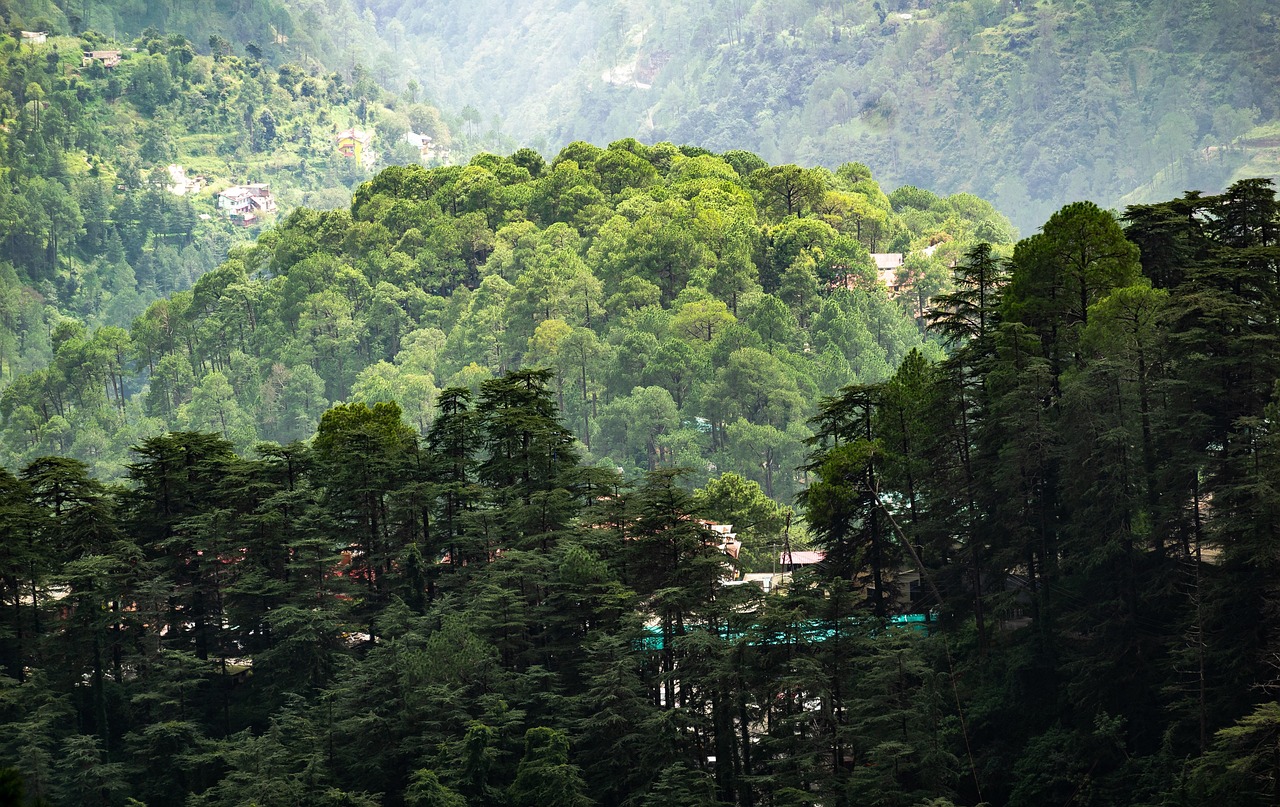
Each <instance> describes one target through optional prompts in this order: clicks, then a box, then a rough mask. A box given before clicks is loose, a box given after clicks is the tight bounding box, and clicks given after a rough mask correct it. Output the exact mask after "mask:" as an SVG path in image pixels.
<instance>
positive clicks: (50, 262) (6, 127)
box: [0, 3, 451, 386]
mask: <svg viewBox="0 0 1280 807" xmlns="http://www.w3.org/2000/svg"><path fill="white" fill-rule="evenodd" d="M194 5H195V4H176V5H175V7H174V9H172V11H173V13H172V14H165V13H162V12H163V8H162V6H161V4H146V5H145V6H143V5H142V4H137V5H135V6H130V5H128V4H123V3H90V4H84V6H83V8H82V7H81V6H80V5H79V4H77V5H76V10H77V11H85V10H87V13H88V14H89V15H90V19H92V20H93V21H95V22H102V23H105V24H106V27H107V30H111V31H125V30H129V29H128V28H125V27H122V26H125V24H126V23H129V24H141V23H143V22H149V23H150V22H154V23H159V24H164V23H165V22H168V23H170V24H172V25H174V26H177V27H179V28H183V29H185V30H190V31H192V32H195V33H197V34H203V32H205V31H216V32H217V33H213V34H210V35H209V36H208V37H207V38H205V39H201V40H197V41H193V40H189V39H187V38H186V37H184V35H183V34H181V33H177V32H170V33H165V32H162V30H161V29H158V28H155V27H148V28H145V29H141V31H140V33H139V34H138V35H137V36H136V37H134V36H129V37H128V38H123V39H122V40H115V39H112V38H110V37H108V36H107V35H104V34H101V33H98V32H96V31H94V30H83V31H82V33H80V34H79V35H77V36H73V35H70V33H69V28H68V27H67V26H69V25H72V24H74V25H75V27H76V28H77V29H81V28H82V25H83V20H82V19H81V18H78V17H75V16H74V15H72V18H71V20H70V21H69V22H68V20H67V18H66V17H65V16H63V15H62V14H61V12H59V11H58V9H57V8H56V7H54V6H47V7H42V6H41V4H39V3H19V4H17V7H10V6H9V5H5V4H0V21H2V22H3V24H4V28H5V31H6V33H7V34H8V33H11V34H12V36H9V35H6V36H5V37H4V38H3V39H0V386H5V385H7V384H8V383H9V382H11V381H12V379H13V378H14V377H15V376H16V375H17V374H19V373H22V372H26V371H29V370H33V369H37V368H39V367H41V366H43V365H44V364H45V363H47V362H48V361H49V360H50V359H51V358H52V355H53V353H52V351H53V345H52V344H51V343H50V342H49V334H50V333H51V331H52V330H53V328H54V326H55V325H56V323H57V322H58V321H59V319H60V318H63V317H71V318H74V319H77V320H80V321H82V322H85V323H86V324H89V325H91V326H99V325H112V326H119V327H126V328H127V327H128V325H129V324H130V323H131V322H132V320H133V319H134V317H136V316H137V315H139V314H141V313H142V312H143V311H144V310H145V309H146V306H147V305H148V304H149V303H151V302H152V301H154V300H155V299H157V298H159V297H162V296H164V295H167V294H170V293H172V292H174V291H178V290H182V289H187V288H190V286H191V284H192V283H194V282H195V280H196V278H198V277H200V276H201V275H203V274H204V273H205V272H207V271H209V270H210V269H213V268H215V267H216V266H217V265H218V264H220V263H221V262H222V261H223V260H224V259H225V258H226V256H227V254H228V251H229V250H230V248H231V247H232V246H233V245H234V244H237V243H243V242H245V241H248V240H251V239H252V238H253V237H254V236H256V234H257V232H259V231H260V230H261V224H262V223H264V222H265V223H268V224H269V223H271V220H272V218H273V217H272V216H270V215H264V216H262V217H261V218H260V219H259V222H258V223H257V224H255V226H253V227H251V228H242V227H239V226H234V225H233V224H232V223H231V222H230V221H229V220H228V218H227V216H226V215H224V214H223V213H222V212H221V211H219V210H218V209H217V207H216V204H215V194H216V192H218V191H220V190H222V189H224V188H226V187H228V186H231V185H236V184H243V183H248V182H265V183H268V184H269V186H270V189H271V192H272V194H273V196H274V199H275V202H276V204H277V205H278V206H279V209H280V210H281V212H282V213H286V212H287V211H289V210H291V209H293V208H294V207H297V206H299V205H301V204H304V203H305V204H308V205H311V206H314V207H334V206H342V207H345V206H346V205H347V204H348V203H349V201H350V196H351V191H352V189H353V188H354V187H355V186H356V185H358V184H359V183H360V182H362V181H364V180H366V179H368V178H369V177H370V176H371V175H372V173H371V171H370V170H368V169H367V168H366V166H364V165H362V164H359V163H358V162H357V161H355V160H353V159H350V158H346V157H343V156H342V155H340V154H339V153H338V152H337V151H336V149H335V141H334V135H335V134H336V133H337V132H338V131H339V130H340V129H343V128H346V127H348V126H351V125H356V126H360V127H363V128H365V129H367V131H369V132H370V133H371V134H373V137H374V141H373V144H372V149H371V152H373V153H375V154H377V155H378V156H379V159H380V160H381V161H387V160H393V161H401V162H403V161H409V160H417V159H419V158H420V156H421V155H420V154H419V152H418V150H417V149H416V148H414V147H412V146H410V145H409V144H408V143H406V142H403V136H404V134H405V132H407V131H409V130H410V128H413V129H414V130H416V131H418V132H420V133H423V134H428V135H431V136H433V137H434V138H435V144H436V146H437V149H436V151H435V154H436V155H442V154H447V149H448V147H449V146H450V145H451V138H450V133H449V127H448V125H447V124H446V123H445V122H444V121H442V120H441V117H440V114H439V112H438V111H437V110H436V109H435V107H433V106H430V105H428V104H426V103H424V102H423V100H422V98H421V92H420V88H416V89H417V96H416V97H410V96H409V95H398V94H391V93H389V92H388V91H386V90H384V89H382V88H381V87H380V86H379V85H378V84H377V83H375V81H374V78H373V74H372V72H371V71H370V70H367V69H365V68H362V67H360V66H359V65H358V64H357V65H356V66H355V67H349V69H346V70H344V72H343V73H341V74H340V73H338V72H334V71H332V70H329V69H327V68H325V66H324V64H323V63H321V62H319V61H317V60H316V59H314V58H312V57H310V56H308V54H307V52H306V51H305V50H303V44H302V42H301V41H300V40H298V39H296V38H295V39H291V40H288V42H275V43H274V44H263V45H262V46H259V45H257V44H255V40H252V39H251V40H249V41H247V42H246V41H245V40H243V39H241V40H239V41H238V43H237V44H236V45H235V46H233V45H232V44H231V42H230V41H229V40H228V39H227V38H226V37H225V36H223V34H224V33H227V34H230V33H235V32H237V31H239V32H241V33H242V35H256V36H257V39H256V41H259V42H266V41H267V40H264V39H262V38H261V35H262V34H264V33H265V32H267V31H270V30H274V26H275V25H276V24H277V22H278V24H279V25H284V24H285V23H284V22H279V21H278V20H277V16H276V13H275V11H272V10H271V9H270V8H267V7H265V6H258V5H254V4H244V5H245V8H244V9H242V10H241V11H239V12H236V13H235V14H234V15H231V14H224V12H223V11H221V10H217V9H214V8H207V9H203V10H201V9H197V8H195V7H194ZM142 8H145V9H147V13H146V14H143V13H142V11H140V10H139V9H142ZM219 8H220V7H219ZM126 9H133V10H134V11H135V12H137V13H136V14H132V15H131V14H129V13H126ZM255 9H256V11H255ZM46 11H47V12H48V13H44V12H46ZM179 11H181V13H179ZM197 12H199V13H197ZM246 14H250V16H248V17H246ZM253 14H258V16H253ZM272 20H277V22H272ZM319 24H320V23H319V22H317V25H319ZM24 30H36V31H45V30H48V31H49V36H48V39H47V41H45V42H39V43H37V42H34V41H28V40H27V39H24V38H23V37H22V36H21V31H24ZM134 30H138V29H134ZM282 30H283V29H282ZM246 32H247V33H246ZM317 33H320V32H317ZM281 36H282V37H284V36H285V35H284V34H281ZM84 51H108V52H110V51H117V52H119V57H120V58H119V63H118V64H114V65H113V66H106V64H105V63H104V61H103V60H101V59H99V60H88V61H87V62H86V60H84V59H83V58H82V52H84ZM331 55H333V56H335V57H336V56H338V55H341V52H335V53H334V54H331ZM273 60H274V61H273ZM170 164H176V165H178V166H181V167H182V168H183V169H184V170H185V174H186V176H188V177H197V176H200V177H203V178H204V179H205V180H206V181H205V183H204V184H203V185H202V186H201V187H200V189H199V190H198V192H194V193H191V194H189V195H181V196H179V195H175V194H173V193H171V192H169V191H168V190H166V188H168V187H169V186H172V185H173V179H172V178H171V176H170V173H169V171H168V166H169V165H170Z"/></svg>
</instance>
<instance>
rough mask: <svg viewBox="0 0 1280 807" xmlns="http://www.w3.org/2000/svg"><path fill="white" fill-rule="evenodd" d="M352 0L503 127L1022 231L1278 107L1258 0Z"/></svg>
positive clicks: (1174, 163) (1203, 166)
mask: <svg viewBox="0 0 1280 807" xmlns="http://www.w3.org/2000/svg"><path fill="white" fill-rule="evenodd" d="M363 6H364V7H365V8H367V9H368V10H369V11H371V12H373V14H374V15H375V17H376V19H377V20H378V25H379V29H380V30H382V31H384V32H386V31H394V32H397V35H401V34H402V35H404V36H406V38H407V41H411V42H412V43H413V45H414V48H415V50H416V51H417V53H416V55H415V59H416V62H417V64H418V68H419V69H420V70H421V71H422V72H423V73H424V75H426V76H427V77H428V80H429V81H430V82H432V83H433V86H436V87H437V88H438V90H439V92H440V93H441V95H442V97H443V98H445V99H447V101H448V102H449V103H451V104H456V105H458V106H462V105H466V104H470V105H473V106H474V107H475V108H476V111H477V112H478V113H479V117H480V118H482V119H483V120H485V121H488V122H489V125H493V126H498V127H501V129H502V130H503V131H504V132H505V133H507V134H510V135H513V136H514V137H516V138H517V139H519V140H521V141H524V142H530V143H533V144H535V145H537V146H541V147H544V148H551V149H554V148H557V147H559V146H561V145H563V144H564V143H567V142H569V141H571V140H576V139H584V140H589V141H592V142H598V143H601V144H603V143H606V142H609V141H611V140H614V139H618V138H620V137H623V136H627V135H632V134H636V133H637V132H640V133H642V135H641V136H642V139H646V140H653V141H658V140H670V141H672V142H677V143H680V142H696V143H699V144H701V145H704V146H706V147H707V148H711V149H715V150H727V149H732V148H743V149H747V150H750V151H753V152H756V153H758V154H760V155H761V156H762V157H764V158H765V159H767V160H769V161H771V162H793V161H794V162H798V163H802V164H821V165H826V166H828V167H832V168H834V167H835V166H837V165H839V164H840V163H842V162H844V161H847V160H850V159H855V160H859V161H861V162H864V163H866V164H868V165H869V166H871V168H872V169H873V170H874V171H875V172H876V174H877V176H879V177H882V178H883V179H884V181H885V182H886V184H887V185H889V186H891V187H892V186H894V185H898V184H904V183H905V184H912V185H917V186H920V187H929V188H933V189H935V190H938V191H940V192H946V193H952V192H957V191H966V192H972V193H975V194H978V195H980V196H984V197H986V198H992V199H993V200H994V201H995V202H996V204H997V206H998V207H1000V209H1001V210H1003V211H1005V212H1006V213H1007V214H1008V215H1010V216H1011V217H1012V218H1013V219H1014V222H1015V224H1018V225H1019V226H1020V227H1021V228H1022V229H1023V230H1024V231H1025V230H1029V229H1030V228H1032V227H1033V226H1035V225H1036V224H1038V223H1039V222H1040V221H1042V220H1043V219H1044V218H1045V216H1047V214H1048V213H1049V212H1051V211H1052V210H1053V209H1056V208H1057V207H1058V206H1060V205H1062V204H1063V203H1065V202H1068V201H1072V200H1077V199H1082V198H1092V199H1096V200H1098V201H1099V202H1101V203H1103V204H1106V205H1112V204H1116V203H1118V201H1119V200H1120V198H1121V197H1123V196H1124V195H1125V194H1128V193H1131V192H1133V191H1134V190H1135V189H1139V188H1142V187H1143V186H1146V185H1150V184H1151V183H1152V182H1153V180H1155V179H1156V178H1157V175H1159V174H1160V173H1161V172H1165V173H1166V174H1169V175H1170V179H1169V180H1168V182H1167V183H1165V184H1161V183H1159V182H1156V187H1153V188H1151V190H1150V192H1149V193H1145V194H1143V195H1142V196H1143V198H1142V199H1141V200H1140V201H1142V200H1146V201H1149V200H1151V199H1154V198H1160V197H1161V196H1163V195H1167V192H1168V191H1167V187H1166V185H1168V184H1172V185H1177V186H1178V187H1177V188H1176V189H1175V192H1176V191H1177V190H1181V189H1182V188H1184V187H1203V188H1205V189H1207V190H1213V189H1215V187H1221V186H1223V185H1225V184H1226V183H1227V182H1228V181H1229V180H1230V179H1231V178H1233V176H1238V175H1239V174H1240V173H1241V171H1240V169H1241V167H1242V165H1243V163H1244V161H1245V160H1244V158H1243V157H1242V155H1239V154H1236V153H1234V152H1232V153H1228V154H1226V155H1224V157H1225V158H1224V159H1223V160H1221V161H1218V162H1213V161H1209V162H1205V161H1197V160H1196V159H1195V157H1194V155H1195V154H1196V152H1197V150H1198V149H1201V148H1204V147H1208V146H1225V145H1229V144H1231V143H1232V142H1233V141H1234V140H1235V139H1237V138H1239V137H1241V136H1244V135H1246V133H1248V132H1249V131H1250V129H1251V127H1252V126H1254V125H1255V124H1257V123H1260V122H1266V121H1271V120H1274V119H1276V118H1277V117H1278V116H1280V106H1278V99H1280V92H1277V89H1278V87H1277V77H1278V76H1280V56H1278V55H1277V54H1280V48H1278V47H1277V43H1278V42H1280V35H1278V30H1280V29H1278V28H1277V14H1276V8H1275V6H1274V4H1273V3H1268V2H1266V1H1265V0H1242V2H1237V3H1231V4H1208V3H1192V4H1188V3H1185V2H1174V0H1128V1H1127V2H1126V1H1124V0H1122V1H1121V2H1109V3H1102V4H1097V3H1090V2H1061V0H1059V1H1058V2H1049V1H1048V0H1043V1H1042V2H1009V1H1008V0H1003V1H1001V2H998V1H997V0H960V1H956V0H936V1H935V2H927V1H926V2H910V1H904V0H884V2H864V1H862V0H860V1H859V2H843V3H824V4H817V3H803V2H790V3H778V2H756V3H750V2H745V0H735V2H730V3H717V4H692V3H684V2H679V1H678V0H677V1H676V2H653V3H646V4H638V3H624V2H617V1H615V2H609V3H605V4H599V3H592V4H587V3H582V2H580V3H565V2H556V3H552V2H549V0H525V2H520V3H515V4H509V3H498V2H496V0H493V1H489V0H479V2H468V3H465V4H464V3H454V2H446V3H444V4H439V5H433V6H432V7H431V8H426V7H423V6H421V5H420V4H417V3H410V2H405V0H363ZM640 66H643V67H644V70H643V71H641V72H644V73H645V75H644V76H640V74H639V73H638V72H636V68H638V67H640ZM629 70H630V71H631V72H629ZM1171 167H1172V170H1171ZM1252 173H1255V174H1256V173H1257V171H1256V170H1255V171H1252ZM1175 178H1176V179H1175Z"/></svg>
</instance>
